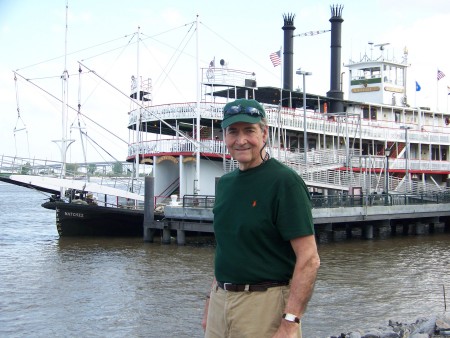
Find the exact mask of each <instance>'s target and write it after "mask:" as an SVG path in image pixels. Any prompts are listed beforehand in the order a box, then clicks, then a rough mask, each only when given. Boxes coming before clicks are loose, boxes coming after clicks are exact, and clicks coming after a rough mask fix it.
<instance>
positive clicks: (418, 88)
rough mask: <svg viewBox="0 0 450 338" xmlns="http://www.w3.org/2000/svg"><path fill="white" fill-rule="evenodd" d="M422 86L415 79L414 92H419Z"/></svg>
mask: <svg viewBox="0 0 450 338" xmlns="http://www.w3.org/2000/svg"><path fill="white" fill-rule="evenodd" d="M421 89H422V87H421V86H420V84H419V82H417V81H416V92H420V90H421Z"/></svg>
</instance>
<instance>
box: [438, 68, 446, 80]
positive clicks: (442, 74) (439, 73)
mask: <svg viewBox="0 0 450 338" xmlns="http://www.w3.org/2000/svg"><path fill="white" fill-rule="evenodd" d="M444 76H445V74H444V73H443V72H442V71H440V70H439V69H438V71H437V79H438V81H439V80H440V79H442V78H443V77H444Z"/></svg>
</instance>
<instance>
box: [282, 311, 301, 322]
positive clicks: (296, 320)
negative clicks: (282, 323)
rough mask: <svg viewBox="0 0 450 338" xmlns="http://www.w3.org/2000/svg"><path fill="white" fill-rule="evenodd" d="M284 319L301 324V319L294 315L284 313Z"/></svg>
mask: <svg viewBox="0 0 450 338" xmlns="http://www.w3.org/2000/svg"><path fill="white" fill-rule="evenodd" d="M283 319H284V320H287V321H288V322H293V323H297V324H300V318H298V317H297V316H296V315H293V314H292V313H283Z"/></svg>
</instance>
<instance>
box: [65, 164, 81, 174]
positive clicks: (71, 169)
mask: <svg viewBox="0 0 450 338" xmlns="http://www.w3.org/2000/svg"><path fill="white" fill-rule="evenodd" d="M77 171H78V164H77V163H67V164H66V172H67V173H68V174H71V175H75V174H76V173H77Z"/></svg>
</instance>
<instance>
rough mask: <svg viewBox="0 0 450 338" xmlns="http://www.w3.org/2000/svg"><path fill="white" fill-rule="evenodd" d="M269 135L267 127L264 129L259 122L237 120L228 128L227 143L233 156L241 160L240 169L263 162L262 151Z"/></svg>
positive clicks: (226, 132) (226, 133)
mask: <svg viewBox="0 0 450 338" xmlns="http://www.w3.org/2000/svg"><path fill="white" fill-rule="evenodd" d="M267 135H268V131H267V127H266V128H265V129H264V131H263V130H261V127H260V125H259V124H258V123H245V122H237V123H234V124H232V125H231V126H229V127H228V128H227V129H226V131H225V144H226V145H227V147H228V150H229V152H230V154H231V156H232V157H233V158H234V159H235V160H236V161H238V162H239V169H241V170H246V169H250V168H253V167H256V166H258V165H260V164H261V162H262V158H261V155H260V151H261V149H262V148H263V146H264V142H265V141H266V139H267ZM262 156H263V157H264V153H263V154H262Z"/></svg>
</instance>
